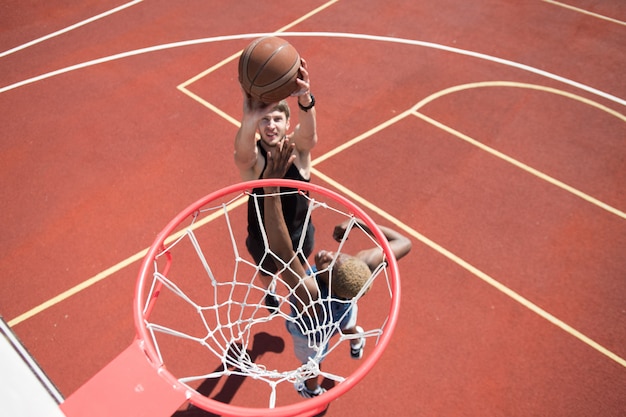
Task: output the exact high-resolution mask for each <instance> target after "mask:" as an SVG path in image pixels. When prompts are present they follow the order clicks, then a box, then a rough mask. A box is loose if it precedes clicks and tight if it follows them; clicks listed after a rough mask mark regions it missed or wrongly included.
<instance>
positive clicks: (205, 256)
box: [144, 191, 391, 408]
mask: <svg viewBox="0 0 626 417" xmlns="http://www.w3.org/2000/svg"><path fill="white" fill-rule="evenodd" d="M291 192H298V191H291ZM248 195H249V194H248V193H247V192H241V193H239V194H237V195H234V196H227V198H225V199H224V201H212V202H209V204H211V205H212V206H211V207H206V206H205V207H202V208H201V209H200V210H198V211H196V212H195V214H194V215H193V216H192V218H191V219H190V222H189V224H188V225H186V226H185V225H181V226H180V227H181V228H179V229H178V232H177V233H174V234H172V235H171V236H170V237H169V238H168V239H166V240H165V245H166V247H165V248H164V249H163V250H162V251H161V252H160V253H159V254H158V256H157V257H156V258H155V259H154V261H153V264H154V270H153V273H152V282H151V286H150V288H149V289H148V290H147V294H146V296H147V297H146V300H147V301H146V303H145V306H146V307H145V310H144V317H145V326H146V328H147V329H148V332H149V334H150V336H151V339H152V343H153V344H154V346H155V348H156V351H157V353H158V355H159V358H160V360H161V362H162V363H163V364H164V365H165V366H167V368H168V370H169V372H171V373H172V374H173V375H176V377H177V378H179V381H180V382H182V383H184V384H186V385H188V386H189V387H194V386H196V387H197V386H198V385H200V384H202V383H206V381H211V380H213V382H212V384H213V385H214V386H216V385H218V384H219V380H220V379H222V378H224V377H232V376H239V377H247V378H246V383H248V381H254V382H255V383H257V382H261V383H264V384H267V386H269V388H270V389H269V392H268V394H269V395H268V397H269V402H268V403H266V404H265V405H264V406H265V407H269V408H274V407H275V406H276V400H277V387H278V386H279V384H281V383H283V382H288V384H287V385H291V384H297V383H301V382H303V381H304V380H306V379H308V378H310V377H311V376H315V375H323V376H324V377H325V378H328V379H330V380H333V381H335V382H336V383H341V382H342V381H344V379H345V378H346V377H347V376H348V375H349V374H350V373H351V372H352V370H353V369H354V368H355V367H356V366H358V364H359V362H357V361H351V359H350V358H349V340H350V339H354V338H360V337H365V338H366V340H367V343H366V346H367V347H366V349H365V355H367V350H368V349H374V348H375V346H376V342H377V340H378V338H379V337H380V335H381V334H382V332H383V329H384V327H385V323H386V321H387V314H388V306H389V303H390V299H391V286H390V278H389V276H388V272H387V269H386V268H385V263H384V262H383V263H382V264H381V265H380V266H379V267H378V268H376V269H375V270H374V272H373V273H372V275H371V276H370V278H369V282H368V284H370V285H368V286H370V287H371V290H370V292H369V293H368V294H367V296H366V297H363V298H362V296H363V291H364V290H363V291H362V292H361V293H360V294H359V295H358V296H356V297H355V298H354V299H352V300H349V301H342V302H345V303H350V304H352V305H356V304H357V303H358V305H359V316H358V324H359V325H360V326H362V327H363V328H364V332H363V333H361V334H357V335H347V334H342V332H341V329H339V328H338V323H336V322H332V320H327V318H326V317H309V320H310V321H311V322H312V323H315V328H314V329H313V331H311V330H307V329H304V328H303V329H302V331H303V334H306V335H307V337H308V340H309V346H311V347H314V348H315V349H316V352H317V353H316V355H315V357H314V358H312V359H311V360H310V361H309V362H308V363H306V364H304V365H303V364H301V363H299V361H298V360H297V359H296V358H295V355H294V353H293V349H292V347H291V336H290V335H289V334H288V332H287V330H286V329H285V321H292V322H295V323H299V322H300V321H299V320H298V317H292V315H291V314H290V313H291V310H292V308H291V307H292V304H291V303H292V301H291V300H293V298H292V297H293V296H294V294H293V291H292V290H291V289H290V288H289V287H288V286H287V285H286V283H285V282H284V281H283V280H282V279H281V275H280V272H281V271H279V272H278V273H277V274H274V275H272V279H273V284H274V286H275V293H276V294H277V296H278V299H279V301H280V308H279V310H278V311H277V312H274V313H273V314H272V313H270V311H269V310H268V309H267V307H266V306H265V304H264V297H265V295H266V294H267V290H266V289H265V288H264V287H263V285H262V284H261V282H260V278H259V276H260V273H261V271H260V268H259V267H258V266H257V265H256V264H255V263H254V262H253V261H252V260H251V259H252V258H251V257H250V256H249V255H248V252H247V250H246V246H245V237H246V224H247V216H246V210H245V209H243V208H239V209H238V207H239V206H241V205H242V203H243V202H245V201H246V197H248ZM314 197H316V196H315V195H313V193H311V196H310V197H309V201H310V203H309V210H308V213H307V218H306V221H307V222H309V221H311V219H312V218H313V215H314V214H315V222H314V224H315V227H316V237H315V241H316V245H315V246H316V248H315V249H314V253H315V252H316V251H318V250H319V249H322V248H323V249H325V250H330V251H334V252H342V253H349V254H356V253H357V252H358V250H361V249H367V248H371V247H373V246H378V247H380V244H379V243H378V242H377V241H376V240H375V238H373V237H371V236H370V235H369V234H368V233H366V232H365V230H363V228H362V227H361V226H360V225H359V224H358V223H357V222H356V219H355V218H354V217H353V215H352V214H350V213H349V212H347V210H346V208H345V207H343V206H340V207H335V206H337V203H336V202H334V201H330V202H329V201H324V199H326V200H328V198H327V197H326V196H317V197H320V199H319V200H318V199H315V198H314ZM249 198H253V199H257V203H258V204H257V206H258V205H262V204H263V202H262V200H260V199H259V196H257V195H253V194H250V195H249ZM333 204H334V205H335V206H333ZM257 214H258V211H257ZM346 220H347V221H349V224H348V227H347V231H346V233H345V235H344V237H343V239H342V240H341V241H339V242H336V241H335V240H333V239H332V231H333V228H334V226H335V225H336V224H339V223H341V222H343V221H346ZM305 229H306V228H305ZM264 240H265V247H266V253H265V256H269V257H274V258H276V256H275V255H274V254H273V253H272V252H271V251H269V249H267V246H268V245H267V238H266V236H265V234H264ZM303 240H304V237H303V239H302V240H301V242H300V246H299V247H298V249H297V250H298V252H299V253H300V254H301V253H302V250H301V246H302V242H303ZM225 253H227V254H228V255H227V256H225V255H224V254H225ZM312 258H313V255H311V259H312ZM287 261H288V260H287ZM311 262H312V261H311ZM311 266H312V265H310V264H308V262H307V265H305V267H306V268H310V267H311ZM333 266H334V263H333V264H331V265H330V267H329V270H330V274H329V275H330V277H331V278H330V279H331V280H332V267H333ZM283 269H284V268H283ZM151 300H152V303H151ZM368 300H369V301H368ZM317 302H318V303H329V302H330V299H325V300H324V299H321V300H318V301H317ZM371 307H375V308H371ZM307 310H312V309H307ZM381 312H382V313H381ZM301 314H302V313H301ZM281 340H282V346H283V349H282V351H280V344H281V343H277V341H278V342H280V341H281ZM326 344H328V349H327V351H324V350H323V347H324V346H325V345H326ZM340 347H341V349H339V348H340ZM278 354H280V355H278ZM261 356H263V358H261ZM333 357H337V359H336V360H334V359H332V358H333ZM265 358H267V359H268V362H265ZM261 359H263V361H261ZM323 360H324V371H321V370H320V362H321V361H323ZM353 363H354V365H353ZM250 383H252V382H250ZM192 389H195V388H192ZM291 390H293V388H291ZM281 395H282V394H281ZM244 402H245V401H244Z"/></svg>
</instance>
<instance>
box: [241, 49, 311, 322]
mask: <svg viewBox="0 0 626 417" xmlns="http://www.w3.org/2000/svg"><path fill="white" fill-rule="evenodd" d="M301 62H302V65H301V66H300V74H301V76H300V78H298V79H297V80H296V82H297V84H298V87H299V89H298V90H297V91H296V92H294V93H293V94H292V95H293V96H295V97H297V100H298V108H299V109H300V112H299V114H298V122H299V123H298V125H297V126H296V127H295V129H294V131H293V132H292V133H287V132H288V130H289V127H290V125H289V117H290V109H289V105H288V104H287V101H286V100H282V101H281V102H279V103H271V104H266V103H263V102H260V101H258V100H256V99H254V98H252V97H251V96H250V95H249V94H248V93H246V92H245V91H244V90H243V89H242V92H243V117H242V120H241V127H240V128H239V130H238V131H237V135H236V137H235V164H236V165H237V168H239V172H240V175H241V179H242V180H244V181H249V180H255V179H259V178H261V176H262V174H263V171H264V170H265V167H266V163H267V153H268V152H273V151H274V149H276V147H277V146H278V145H280V144H281V143H282V142H283V141H284V140H285V139H286V138H289V140H290V141H291V143H293V144H295V147H294V150H293V154H294V157H295V160H294V162H293V164H292V165H291V166H290V168H289V170H288V171H287V172H286V174H285V176H284V178H287V179H294V180H298V181H306V182H308V181H310V179H311V149H313V147H314V146H315V145H316V144H317V128H316V119H315V107H314V106H315V98H314V97H313V95H312V94H311V91H310V90H311V83H310V79H309V72H308V70H307V64H306V61H305V60H304V59H302V61H301ZM257 134H258V135H259V137H258V139H257ZM262 192H263V190H262V189H260V190H253V193H255V194H262ZM307 210H308V201H307V200H306V198H305V197H303V196H300V195H291V196H285V198H284V199H283V214H284V218H285V222H286V224H287V228H288V230H289V234H290V236H291V240H292V242H293V247H294V248H295V247H296V245H297V244H298V242H299V240H300V237H301V236H302V233H303V230H302V229H303V227H304V220H305V216H306V213H307ZM261 216H263V206H261ZM305 232H306V239H305V242H304V246H303V253H304V256H306V257H308V256H309V255H310V254H311V252H312V250H313V245H314V226H313V223H312V222H309V223H308V230H306V231H305ZM246 247H247V248H248V251H249V252H250V255H252V257H253V258H254V260H255V262H256V263H257V264H260V262H261V259H262V257H263V255H264V253H265V248H264V245H263V239H262V236H261V226H260V225H259V222H258V220H257V216H256V210H255V208H254V206H253V201H252V199H250V200H249V201H248V237H247V239H246ZM261 266H262V269H261V281H262V284H263V285H264V286H265V288H270V286H271V277H270V275H269V273H272V272H275V271H276V266H275V265H274V263H273V262H272V261H271V260H269V259H268V260H266V262H265V263H264V264H263V265H261ZM265 303H266V305H267V306H268V307H269V308H270V310H272V309H276V308H277V307H278V300H277V299H276V297H275V296H274V295H273V294H271V293H270V294H268V296H267V297H266V298H265Z"/></svg>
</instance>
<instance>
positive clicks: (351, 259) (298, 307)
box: [263, 139, 412, 398]
mask: <svg viewBox="0 0 626 417" xmlns="http://www.w3.org/2000/svg"><path fill="white" fill-rule="evenodd" d="M293 146H294V145H292V144H290V143H289V139H285V140H284V141H283V142H281V143H280V144H278V145H277V146H276V147H275V148H274V149H273V150H271V151H270V152H269V153H268V162H267V167H266V169H265V171H264V173H263V178H281V177H282V176H283V175H284V173H285V172H286V171H287V169H288V168H289V167H290V165H291V164H292V162H293V161H294V159H295V156H294V155H293V150H292V149H293ZM264 191H265V193H266V194H267V196H266V197H265V199H264V206H265V218H264V222H265V230H266V232H267V239H268V243H269V247H270V249H271V251H272V252H273V253H275V254H276V255H277V256H278V257H279V258H280V259H281V260H276V264H277V266H278V267H279V268H283V267H284V262H286V263H288V267H287V268H285V269H283V270H282V271H281V276H282V277H283V279H284V280H285V282H286V283H287V285H289V286H290V287H291V288H292V289H293V293H292V295H290V299H289V305H290V306H291V316H292V317H294V318H295V320H289V321H287V330H288V332H289V334H290V335H291V337H292V338H293V345H294V350H295V353H296V357H297V358H298V359H299V360H300V362H301V363H302V364H306V363H308V362H309V360H310V359H312V358H315V357H316V356H317V352H318V350H320V349H321V350H323V352H327V350H328V342H325V343H326V344H325V345H324V346H321V345H322V343H324V342H321V340H324V339H325V338H324V332H325V331H327V329H337V327H338V328H339V329H340V331H341V333H342V334H352V335H358V334H363V329H362V328H361V327H359V326H357V324H356V323H357V312H358V308H357V307H358V306H357V305H356V304H352V303H349V302H347V301H349V300H351V299H353V298H354V297H356V296H358V295H359V294H360V293H361V291H362V288H363V287H364V286H365V285H367V282H368V280H369V278H370V276H371V274H372V273H373V271H374V270H376V269H377V268H378V267H379V266H380V265H381V263H383V261H384V259H385V258H384V253H383V251H382V249H381V248H379V247H374V248H371V249H365V250H361V251H359V252H358V253H357V254H356V255H355V256H352V255H348V254H345V253H335V252H329V251H325V250H320V251H319V252H317V253H316V255H315V267H314V268H313V270H311V271H308V272H305V266H306V265H307V264H306V263H303V262H302V261H301V260H300V259H299V258H297V257H295V253H294V250H293V248H292V244H291V241H290V237H289V232H288V230H287V225H286V224H285V220H284V218H283V216H282V206H281V204H282V202H281V199H280V198H278V197H277V196H276V195H275V194H276V193H277V192H278V191H279V190H278V187H276V186H268V187H265V188H264ZM359 224H360V225H361V226H363V227H364V228H365V230H366V231H367V232H368V233H370V234H372V232H371V231H370V230H369V228H367V226H366V225H365V224H364V223H363V222H361V221H359ZM346 227H347V224H346V223H345V222H344V223H342V224H339V225H337V226H336V227H335V229H334V231H333V237H334V238H335V240H337V241H341V239H342V238H343V237H344V234H345V233H346ZM378 227H379V229H380V230H381V231H382V232H383V234H384V236H385V238H386V239H387V240H388V242H389V245H390V247H391V250H392V252H393V255H394V256H395V258H396V259H400V258H402V257H403V256H405V255H406V254H407V253H409V251H410V250H411V246H412V244H411V241H410V240H409V239H408V238H407V237H405V236H404V235H402V234H400V233H398V232H396V231H395V230H393V229H390V228H387V227H384V226H378ZM332 262H334V266H333V272H332V278H331V277H330V276H329V275H330V274H331V273H330V272H329V267H330V266H331V264H332ZM368 290H369V288H367V289H366V290H365V291H366V292H367V291H368ZM320 301H321V302H320ZM336 324H337V325H338V326H337V325H336ZM335 331H337V330H335ZM312 341H315V344H316V345H318V346H312V345H311V344H312ZM364 346H365V337H355V338H354V339H352V340H351V341H350V356H351V357H352V358H353V359H360V358H361V357H362V355H363V348H364ZM320 362H321V360H320ZM320 368H321V364H320ZM296 389H297V391H298V394H300V395H301V396H302V397H304V398H312V397H316V396H318V395H321V394H323V393H324V392H325V390H324V388H322V387H321V386H320V385H319V382H318V376H317V375H315V376H313V377H311V378H309V379H307V380H306V381H304V383H300V384H296Z"/></svg>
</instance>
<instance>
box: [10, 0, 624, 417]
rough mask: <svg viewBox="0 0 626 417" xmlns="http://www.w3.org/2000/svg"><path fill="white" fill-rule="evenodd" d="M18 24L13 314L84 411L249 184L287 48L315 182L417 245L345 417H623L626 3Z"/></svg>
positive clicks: (79, 10) (247, 4)
mask: <svg viewBox="0 0 626 417" xmlns="http://www.w3.org/2000/svg"><path fill="white" fill-rule="evenodd" d="M120 6H127V7H123V8H120V9H119V10H114V9H115V8H117V7H120ZM2 9H3V11H2V14H1V15H0V24H1V26H2V28H3V29H2V32H1V33H2V35H1V36H0V51H3V52H1V53H0V110H1V114H2V116H0V117H1V118H2V132H1V133H0V135H1V139H0V160H1V162H2V163H1V165H0V166H1V168H0V169H1V170H2V178H3V179H2V196H3V198H2V202H1V203H0V204H1V206H0V208H1V212H2V217H1V218H2V230H3V238H2V239H1V240H0V245H1V249H2V252H1V253H2V256H1V258H0V271H1V273H2V279H1V280H0V314H1V315H2V317H4V319H5V320H6V321H7V322H8V323H9V325H10V326H11V328H12V329H13V331H14V332H15V333H16V334H17V335H18V336H19V338H20V339H21V340H22V342H23V343H24V345H25V346H26V347H27V349H28V350H29V352H30V353H31V354H32V355H33V356H34V357H35V359H36V360H37V362H38V363H39V364H40V366H41V367H42V368H43V369H44V370H45V372H46V373H47V375H48V376H49V378H50V379H51V380H52V381H53V382H54V384H55V385H56V386H57V387H58V388H59V390H60V391H61V393H63V395H64V396H66V397H67V396H69V395H70V394H72V393H73V392H75V391H76V390H77V389H78V388H79V387H80V386H81V385H83V384H84V383H85V382H86V381H87V380H88V379H89V378H91V377H92V376H93V375H95V374H96V373H97V372H98V371H99V370H100V369H102V368H103V367H104V366H105V365H106V364H108V363H109V362H110V361H111V360H112V359H113V358H115V357H116V356H117V355H118V354H120V353H121V352H122V351H124V349H125V348H126V347H127V346H129V344H130V343H131V342H132V340H133V337H134V335H135V330H134V323H133V315H132V300H133V293H134V286H135V280H136V277H137V273H138V270H139V264H140V260H141V256H142V253H143V251H144V250H145V249H146V248H147V247H148V246H149V245H150V244H151V243H152V241H153V240H154V238H155V237H156V235H157V233H158V232H159V231H160V230H161V229H162V228H163V227H164V226H165V225H166V224H167V222H168V221H169V220H170V219H172V218H173V217H174V216H175V215H176V214H177V213H178V212H180V211H181V210H182V209H184V208H185V207H187V206H188V205H189V204H190V203H192V202H194V201H196V200H197V199H198V198H200V197H202V196H204V195H206V194H208V193H210V192H213V191H215V190H217V189H219V188H222V187H225V186H228V185H231V184H234V183H236V182H238V181H239V175H238V172H237V170H236V167H235V165H234V163H233V160H232V152H233V140H234V136H235V132H236V131H237V123H238V120H239V118H240V116H241V94H240V91H239V86H238V84H237V59H238V54H239V52H240V51H241V50H242V49H243V48H244V47H245V46H246V45H247V44H248V43H249V42H250V40H251V39H252V38H253V37H255V36H259V35H260V34H265V33H272V32H275V31H278V32H283V35H281V36H284V37H285V38H288V39H289V41H290V42H291V43H292V44H293V45H294V46H295V47H296V48H297V49H298V51H299V52H300V54H301V55H302V56H303V57H304V58H305V59H306V60H307V62H308V64H309V70H310V73H311V82H312V92H313V93H314V94H315V97H316V101H317V105H316V109H317V121H318V133H319V138H320V139H319V143H318V145H317V146H316V147H315V149H314V154H313V158H314V162H313V163H314V173H313V177H312V182H314V183H316V184H319V185H322V186H325V187H328V188H330V189H334V190H338V191H339V192H340V193H342V194H343V195H346V196H347V197H348V198H351V199H353V200H355V201H358V202H359V204H360V205H361V206H362V207H363V208H365V209H366V210H367V211H368V212H369V213H370V215H371V216H372V217H373V218H374V220H376V221H377V222H380V223H381V224H385V225H389V226H393V227H396V228H399V229H400V230H402V231H403V232H404V233H405V234H407V235H408V236H410V237H411V239H412V241H413V249H412V251H411V253H410V254H409V255H408V256H407V257H406V258H404V259H402V260H401V261H400V262H399V266H400V272H401V279H402V304H401V310H400V317H399V322H398V326H397V327H396V330H395V333H394V337H393V339H392V342H391V343H390V345H389V346H388V347H387V349H386V351H385V353H384V354H383V356H382V358H381V359H380V360H379V362H378V363H377V364H376V366H375V367H374V368H373V370H372V371H371V372H370V373H369V374H368V375H367V376H366V377H365V378H364V379H363V380H362V381H361V382H360V383H359V384H358V385H357V386H356V387H355V388H353V389H352V390H350V391H349V392H347V393H346V394H345V395H343V396H342V397H341V398H340V399H338V400H336V401H334V402H333V403H331V405H330V407H329V409H328V410H327V412H326V415H327V416H344V415H359V416H446V417H456V416H482V417H484V416H520V417H521V416H568V417H571V416H603V417H604V416H616V417H617V416H623V413H624V410H626V193H624V189H625V187H626V143H625V139H626V76H625V75H624V74H625V71H624V70H625V69H626V3H624V2H623V1H620V0H612V1H608V0H607V1H603V2H600V1H592V0H565V1H564V2H562V3H561V2H552V1H541V0H528V1H524V2H512V1H505V0H477V1H472V2H466V1H459V0H443V1H438V2H428V1H408V0H405V1H402V0H391V1H375V0H372V1H361V0H338V1H329V2H326V1H322V0H315V1H307V2H291V3H285V2H279V1H267V2H259V1H252V0H243V1H238V2H227V1H198V0H196V1H193V0H187V1H176V2H173V1H165V0H155V1H136V2H131V3H122V2H116V1H112V0H100V1H83V2H69V1H60V0H52V1H46V2H35V1H28V2H24V1H20V2H17V1H8V2H7V1H5V2H4V4H3V7H2ZM109 11H113V12H112V13H107V12H109ZM101 14H102V15H101ZM94 16H97V17H98V18H94V19H92V18H93V17H94ZM78 23H82V24H78ZM77 24H78V25H77ZM74 25H75V26H74ZM293 105H294V106H295V101H294V102H293ZM293 125H295V121H294V122H292V126H293ZM318 233H321V231H318ZM274 336H278V337H281V338H283V339H284V340H287V339H288V338H289V336H288V335H287V334H286V332H283V333H280V332H278V333H277V334H275V335H274ZM282 355H291V352H290V350H289V349H285V351H284V352H283V353H282ZM346 360H349V359H348V358H346ZM2 378H3V379H6V377H5V376H2ZM232 395H233V396H234V398H237V396H238V395H239V396H244V395H251V394H250V392H249V391H248V390H246V381H244V382H243V383H242V384H241V387H240V388H239V390H238V391H235V392H233V393H232ZM252 395H253V394H252ZM293 396H294V401H296V400H297V399H295V398H296V397H297V395H296V394H295V392H294V393H293ZM177 415H179V416H182V415H192V414H191V413H189V412H187V413H184V412H179V413H177ZM193 415H200V414H198V413H196V414H193ZM203 415H208V414H203Z"/></svg>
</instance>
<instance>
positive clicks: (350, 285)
mask: <svg viewBox="0 0 626 417" xmlns="http://www.w3.org/2000/svg"><path fill="white" fill-rule="evenodd" d="M371 275H372V271H370V268H369V267H368V266H367V264H366V263H365V262H363V261H362V260H361V259H359V258H356V257H354V256H351V257H349V258H346V259H345V260H343V261H342V262H341V263H339V264H338V266H337V267H336V271H335V274H334V276H333V282H332V286H333V291H334V292H335V294H337V295H338V296H339V297H342V298H348V299H350V298H354V297H355V296H356V295H357V294H358V293H359V291H361V288H363V286H364V285H365V284H366V283H367V280H368V279H369V278H370V276H371ZM368 290H369V289H368ZM366 292H367V291H366Z"/></svg>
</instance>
